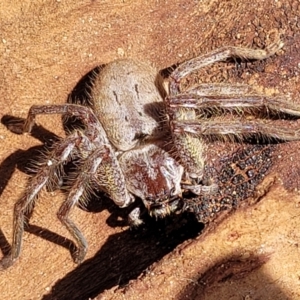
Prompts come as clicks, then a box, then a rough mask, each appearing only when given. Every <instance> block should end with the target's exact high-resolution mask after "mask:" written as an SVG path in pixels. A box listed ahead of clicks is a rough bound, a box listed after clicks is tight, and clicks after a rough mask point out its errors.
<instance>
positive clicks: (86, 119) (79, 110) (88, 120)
mask: <svg viewBox="0 0 300 300" xmlns="http://www.w3.org/2000/svg"><path fill="white" fill-rule="evenodd" d="M41 114H44V115H51V114H65V115H69V116H75V117H78V118H79V119H80V120H81V121H82V122H83V124H84V125H85V126H86V128H93V129H95V130H98V131H99V129H100V128H101V129H102V131H103V132H101V135H102V137H103V138H104V137H106V134H105V132H104V129H103V128H102V125H101V124H100V122H99V121H98V119H97V117H96V116H95V114H94V113H93V111H92V110H91V109H90V108H89V107H86V106H82V105H77V104H62V105H33V106H31V107H30V109H29V112H28V115H27V119H26V121H25V123H24V126H23V132H31V129H32V127H33V125H34V123H35V118H36V115H41ZM107 143H108V141H107Z"/></svg>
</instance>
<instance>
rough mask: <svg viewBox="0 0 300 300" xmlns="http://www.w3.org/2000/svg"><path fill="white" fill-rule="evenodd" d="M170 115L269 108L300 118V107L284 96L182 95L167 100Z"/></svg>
mask: <svg viewBox="0 0 300 300" xmlns="http://www.w3.org/2000/svg"><path fill="white" fill-rule="evenodd" d="M166 101H167V103H168V109H169V113H170V114H172V112H173V114H174V112H176V111H177V110H178V109H205V108H206V109H207V108H217V107H218V108H224V109H235V110H242V109H245V108H264V107H265V108H267V109H268V110H272V111H275V112H282V113H286V114H289V115H293V116H300V105H299V104H298V103H294V102H291V101H287V98H286V97H284V96H277V97H268V96H263V95H255V94H251V95H245V94H241V95H238V94H232V95H230V94H225V95H224V94H215V95H212V94H211V95H206V96H202V95H198V94H191V93H190V92H189V93H182V94H179V95H176V96H170V97H168V98H167V100H166Z"/></svg>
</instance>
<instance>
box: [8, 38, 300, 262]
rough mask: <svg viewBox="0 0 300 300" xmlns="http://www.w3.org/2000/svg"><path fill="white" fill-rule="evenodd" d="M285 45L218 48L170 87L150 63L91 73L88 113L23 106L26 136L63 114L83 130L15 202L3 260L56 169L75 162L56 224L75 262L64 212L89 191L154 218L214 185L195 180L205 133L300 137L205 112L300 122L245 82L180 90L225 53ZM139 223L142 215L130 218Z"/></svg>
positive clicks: (288, 107) (80, 247) (296, 110)
mask: <svg viewBox="0 0 300 300" xmlns="http://www.w3.org/2000/svg"><path fill="white" fill-rule="evenodd" d="M282 46H283V43H282V42H281V41H278V42H276V43H273V44H271V45H270V46H269V47H267V48H266V49H265V50H253V49H248V48H239V47H223V48H220V49H217V50H215V51H212V52H210V53H208V54H206V55H202V56H199V57H196V58H193V59H191V60H188V61H186V62H184V63H182V64H180V65H179V66H178V67H177V68H176V69H175V70H174V71H173V72H172V73H171V75H170V76H169V79H168V81H167V84H166V81H165V80H163V78H162V76H161V75H160V74H159V73H158V72H157V71H156V70H155V69H154V68H153V67H151V66H149V65H148V64H145V63H143V62H140V61H135V60H130V59H124V60H117V61H114V62H111V63H109V64H107V65H106V66H105V67H104V69H102V70H101V72H100V74H99V75H95V78H94V79H95V80H94V84H93V87H92V89H91V98H92V101H93V105H92V109H91V108H89V107H86V106H82V105H76V104H63V105H34V106H32V107H31V108H30V110H29V113H28V117H27V119H26V122H25V123H24V126H23V132H30V131H31V129H32V126H33V124H34V122H35V117H36V115H38V114H65V115H68V116H75V117H77V118H79V119H80V120H81V121H82V123H83V124H84V129H83V130H79V129H78V130H74V131H73V132H71V133H70V134H68V135H67V136H66V137H65V138H63V139H61V140H60V141H59V142H57V143H56V145H55V146H54V148H53V149H52V150H51V152H50V153H49V154H48V155H47V157H46V159H45V161H44V162H42V163H39V166H40V167H39V169H38V170H37V173H36V175H35V176H33V177H32V178H31V179H30V180H29V183H28V186H27V188H26V190H25V192H24V195H23V196H22V197H21V199H19V201H18V202H17V203H16V204H15V209H14V225H13V242H12V248H11V253H10V255H9V257H7V258H5V259H4V260H3V261H5V260H6V262H5V264H6V265H7V266H9V265H11V264H12V263H13V262H14V261H15V260H16V259H17V258H18V256H19V254H20V250H21V242H22V234H23V228H24V221H25V214H27V213H29V212H31V210H32V209H33V203H34V201H35V199H36V197H37V195H38V193H39V192H40V190H41V189H42V188H43V187H44V186H45V185H47V184H48V183H49V182H51V181H52V180H56V179H55V177H58V176H60V172H59V169H60V168H61V166H62V165H63V164H64V163H66V162H67V161H69V160H70V158H71V157H72V158H74V157H77V159H78V163H77V168H78V169H77V172H76V173H75V174H74V176H73V177H74V178H73V180H72V181H71V182H72V185H71V186H70V191H69V194H68V196H67V199H66V200H65V202H64V203H63V204H62V206H61V207H60V209H59V211H58V218H59V220H60V221H61V222H62V223H63V225H64V226H66V228H67V229H68V230H69V232H70V234H71V235H72V236H73V238H74V239H75V240H76V245H77V252H76V254H75V256H74V260H75V262H77V263H79V262H81V261H82V260H83V259H84V257H85V254H86V251H87V242H86V240H85V238H84V237H83V235H82V233H81V232H80V230H79V229H78V228H77V226H76V225H75V224H74V222H73V221H72V220H70V219H69V213H70V211H71V209H72V208H73V207H74V206H75V205H76V204H78V203H79V202H83V201H84V200H85V199H86V197H87V195H88V193H89V191H90V190H91V189H93V188H96V189H99V190H102V191H104V192H105V193H107V195H108V196H109V197H110V198H111V199H112V200H113V201H114V202H115V204H117V205H118V206H120V207H126V206H128V205H129V204H130V203H132V202H133V201H134V199H135V197H139V198H140V199H142V201H143V203H144V205H145V207H146V209H147V210H148V211H149V213H150V214H152V215H154V216H156V217H164V216H165V215H167V214H169V213H171V212H174V211H178V210H180V209H181V207H182V201H183V200H182V196H181V194H182V191H187V190H189V191H191V192H192V193H194V194H198V195H200V194H203V193H208V194H209V193H214V192H215V191H216V189H217V188H218V187H217V186H214V185H213V184H212V185H205V184H203V182H202V176H203V170H204V166H205V156H206V154H205V153H206V148H207V147H206V143H207V142H206V137H207V136H211V135H236V136H238V137H243V136H245V135H248V134H262V135H266V136H270V137H275V138H279V139H281V140H296V139H299V138H300V135H299V134H298V133H297V132H294V131H292V130H291V129H289V128H288V127H285V126H282V127H277V128H275V127H274V126H272V125H270V123H266V122H265V120H263V119H253V120H247V119H246V120H245V119H244V120H240V119H234V120H228V121H226V119H221V120H220V119H213V118H208V117H205V114H204V112H205V110H206V109H210V108H212V107H215V108H220V109H222V110H223V111H226V110H231V111H234V110H239V111H243V110H246V109H249V108H251V110H250V111H251V112H252V111H254V109H255V108H257V109H259V108H266V109H268V110H273V111H275V112H283V113H287V114H290V115H295V116H300V107H299V106H298V105H295V104H293V103H291V102H288V101H287V100H286V98H285V97H280V96H279V97H273V98H272V97H267V96H264V95H258V94H257V93H255V92H254V91H253V89H251V88H250V87H249V86H247V85H229V84H199V85H197V86H194V87H193V88H189V89H187V90H184V91H182V90H181V86H180V82H181V80H182V79H183V78H184V77H186V76H187V75H189V74H190V73H191V72H194V71H196V70H197V69H199V68H202V67H204V66H207V65H209V64H213V63H215V62H218V61H225V60H227V59H228V58H231V57H240V58H243V59H258V60H261V59H265V58H267V57H269V56H270V55H273V54H274V53H275V52H276V51H277V50H279V49H280V48H281V47H282ZM130 220H131V222H132V223H134V224H139V223H141V220H140V209H139V208H136V209H134V210H133V211H132V213H131V214H130Z"/></svg>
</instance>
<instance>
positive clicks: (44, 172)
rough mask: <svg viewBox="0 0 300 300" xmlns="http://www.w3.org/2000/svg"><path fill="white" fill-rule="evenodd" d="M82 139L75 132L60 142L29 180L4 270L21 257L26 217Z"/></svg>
mask: <svg viewBox="0 0 300 300" xmlns="http://www.w3.org/2000/svg"><path fill="white" fill-rule="evenodd" d="M81 139H82V137H81V136H80V135H78V133H77V132H74V133H73V134H72V135H70V136H68V137H67V138H66V139H64V140H62V141H60V142H58V143H57V144H56V145H55V147H54V149H53V150H52V151H51V152H50V153H49V155H48V156H47V157H46V159H45V161H44V162H43V163H39V170H38V172H37V173H36V175H35V176H33V177H32V178H31V179H30V180H29V182H28V184H27V188H26V191H25V193H24V195H23V196H22V197H21V198H20V199H19V200H18V202H17V203H16V204H15V208H14V218H13V241H12V245H11V252H10V255H9V257H4V258H3V259H2V261H0V265H1V267H2V268H7V267H9V266H10V265H12V264H13V262H14V261H15V260H16V259H17V258H18V257H19V255H20V251H21V244H22V236H23V232H24V223H25V222H26V220H25V218H26V216H27V215H28V214H30V213H31V212H32V210H33V207H34V202H35V200H36V198H37V196H38V194H39V192H40V191H41V189H42V188H43V187H44V186H46V185H47V184H48V183H49V182H50V181H51V178H52V176H53V175H54V174H56V172H57V169H58V168H59V167H60V166H61V165H62V164H63V163H64V162H65V161H67V160H68V159H69V157H70V155H71V153H72V152H73V150H74V148H75V146H76V145H77V144H78V143H79V142H80V141H81Z"/></svg>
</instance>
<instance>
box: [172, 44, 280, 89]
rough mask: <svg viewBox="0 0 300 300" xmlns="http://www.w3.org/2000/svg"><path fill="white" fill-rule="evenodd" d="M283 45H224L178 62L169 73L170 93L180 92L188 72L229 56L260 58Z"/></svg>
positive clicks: (267, 55) (274, 51)
mask: <svg viewBox="0 0 300 300" xmlns="http://www.w3.org/2000/svg"><path fill="white" fill-rule="evenodd" d="M282 47H283V42H282V41H281V40H278V41H277V42H275V43H272V44H270V45H269V46H268V47H266V49H264V50H263V49H250V48H241V47H233V46H225V47H222V48H219V49H216V50H213V51H211V52H209V53H207V54H204V55H200V56H198V57H195V58H192V59H190V60H188V61H186V62H184V63H182V64H180V65H179V66H178V67H177V68H176V69H175V70H174V71H173V72H172V74H171V75H170V95H176V94H178V93H179V92H180V88H179V86H180V81H181V79H183V78H184V77H185V76H187V75H188V74H190V73H192V72H194V71H196V70H198V69H200V68H203V67H205V66H208V65H210V64H214V63H216V62H220V61H226V60H227V59H229V58H234V57H238V58H242V59H254V60H262V59H265V58H267V57H269V56H271V55H273V54H275V53H276V52H277V51H278V50H279V49H281V48H282Z"/></svg>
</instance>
